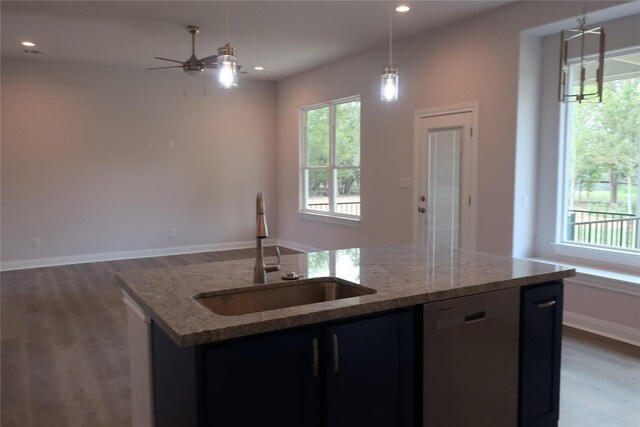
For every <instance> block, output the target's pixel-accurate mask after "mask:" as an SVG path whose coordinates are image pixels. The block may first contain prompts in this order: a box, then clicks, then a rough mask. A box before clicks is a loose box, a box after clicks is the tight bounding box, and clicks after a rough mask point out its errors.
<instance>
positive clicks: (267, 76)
mask: <svg viewBox="0 0 640 427" xmlns="http://www.w3.org/2000/svg"><path fill="white" fill-rule="evenodd" d="M400 3H401V2H400V1H397V2H387V1H264V0H263V1H238V0H231V1H229V3H228V8H229V28H230V34H229V39H230V40H229V41H231V43H232V45H233V46H234V47H236V49H237V50H238V59H239V62H240V64H241V65H242V66H243V67H244V69H245V70H247V71H250V74H249V75H248V76H246V77H247V78H256V79H264V80H280V79H282V78H285V77H288V76H291V75H294V74H297V73H300V72H303V71H306V70H309V69H312V68H315V67H318V66H320V65H324V64H327V63H331V62H333V61H336V60H339V59H343V58H346V57H349V56H351V55H354V54H357V53H360V52H364V51H366V50H369V49H373V48H378V47H383V46H386V45H387V43H388V37H389V33H388V31H389V27H388V26H389V15H390V14H391V11H392V10H393V9H394V8H395V6H397V5H398V4H400ZM506 3H509V1H480V0H475V1H454V0H448V1H412V2H406V4H409V5H410V6H411V8H412V9H411V11H410V12H408V13H406V14H398V13H395V12H394V40H399V39H403V38H407V37H410V36H413V35H416V34H419V33H421V32H424V31H426V30H427V29H430V28H434V27H438V26H442V25H445V24H448V23H451V22H454V21H458V20H462V19H465V18H467V17H469V16H472V15H476V14H479V13H482V12H485V11H487V10H490V9H493V8H496V7H500V6H502V5H504V4H506ZM224 7H225V3H224V2H223V1H42V2H35V1H2V2H1V11H2V21H1V24H2V26H1V32H2V45H1V49H2V55H3V56H21V57H27V56H28V57H30V58H33V59H37V60H63V61H74V62H86V63H93V64H105V65H116V66H126V67H136V68H141V69H142V68H148V67H157V66H163V65H170V64H168V63H164V62H162V61H157V60H154V59H153V57H154V56H163V57H168V58H174V59H178V60H182V61H184V60H186V59H187V58H188V57H189V55H190V49H191V44H190V43H191V42H190V35H189V33H188V32H187V30H186V26H187V25H197V26H199V27H200V33H199V34H198V38H197V41H196V55H197V56H198V57H200V58H202V57H205V56H208V55H212V54H215V53H216V51H217V48H218V47H220V46H222V45H224V43H225V42H226V41H227V40H226V37H225V30H224V27H225V26H224ZM22 40H32V41H34V42H35V43H36V44H37V46H36V47H35V48H33V49H37V50H40V51H41V52H43V54H40V55H34V54H27V53H24V49H25V48H24V47H23V46H21V45H20V41H22ZM385 62H386V57H381V58H380V66H381V67H382V66H383V65H385ZM256 65H262V66H264V67H265V70H264V71H261V72H258V71H254V70H253V67H254V66H256ZM155 72H169V73H170V72H176V73H177V72H181V71H180V70H179V69H170V70H160V71H155Z"/></svg>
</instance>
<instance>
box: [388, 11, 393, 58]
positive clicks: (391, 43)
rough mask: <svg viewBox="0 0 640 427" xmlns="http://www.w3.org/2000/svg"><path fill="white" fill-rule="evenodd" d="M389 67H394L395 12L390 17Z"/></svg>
mask: <svg viewBox="0 0 640 427" xmlns="http://www.w3.org/2000/svg"><path fill="white" fill-rule="evenodd" d="M389 65H393V12H391V15H390V16H389Z"/></svg>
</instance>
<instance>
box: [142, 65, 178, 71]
mask: <svg viewBox="0 0 640 427" xmlns="http://www.w3.org/2000/svg"><path fill="white" fill-rule="evenodd" d="M165 68H182V65H171V66H169V67H154V68H147V70H164V69H165Z"/></svg>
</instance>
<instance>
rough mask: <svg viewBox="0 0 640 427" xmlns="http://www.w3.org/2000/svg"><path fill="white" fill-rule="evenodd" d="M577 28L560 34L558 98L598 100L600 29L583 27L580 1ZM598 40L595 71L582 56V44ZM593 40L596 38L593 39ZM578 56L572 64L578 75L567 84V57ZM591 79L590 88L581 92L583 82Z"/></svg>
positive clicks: (584, 19) (601, 64)
mask: <svg viewBox="0 0 640 427" xmlns="http://www.w3.org/2000/svg"><path fill="white" fill-rule="evenodd" d="M577 21H578V28H573V29H569V30H564V31H562V32H561V33H560V76H559V79H558V101H560V102H578V103H581V102H583V101H595V102H602V82H603V76H604V41H605V36H604V28H603V27H594V28H587V15H586V6H585V4H582V7H581V8H580V12H579V15H578V18H577ZM592 39H593V42H595V41H597V42H598V52H599V54H598V61H597V67H596V69H595V73H594V70H593V66H589V65H590V64H589V63H588V61H587V60H586V59H585V45H586V44H588V43H590V42H591V41H592ZM595 39H597V40H595ZM575 57H578V58H579V59H578V62H576V63H575V65H573V67H574V70H575V68H578V67H579V76H576V77H577V78H575V79H573V81H574V82H576V85H575V87H571V81H570V80H571V79H570V77H571V76H570V75H569V72H570V69H571V68H572V65H571V64H570V63H569V61H570V58H575ZM588 81H593V82H595V88H594V90H589V91H588V92H585V83H587V82H588Z"/></svg>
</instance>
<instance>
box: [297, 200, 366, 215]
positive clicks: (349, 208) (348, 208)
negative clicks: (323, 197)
mask: <svg viewBox="0 0 640 427" xmlns="http://www.w3.org/2000/svg"><path fill="white" fill-rule="evenodd" d="M308 206H309V209H311V210H314V211H322V212H329V203H309V205H308ZM336 213H339V214H345V215H355V216H360V202H338V203H336Z"/></svg>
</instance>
